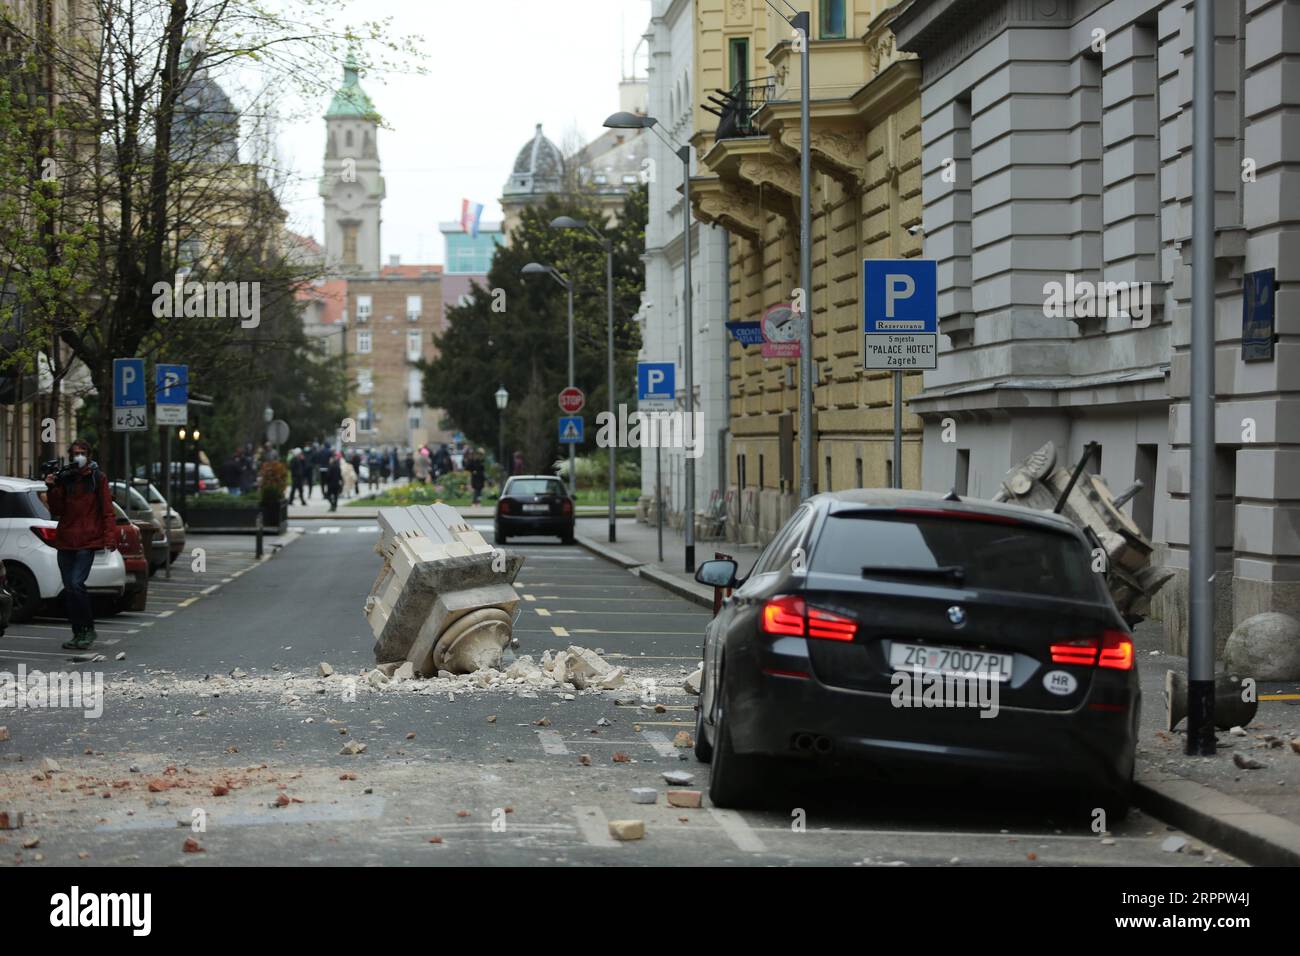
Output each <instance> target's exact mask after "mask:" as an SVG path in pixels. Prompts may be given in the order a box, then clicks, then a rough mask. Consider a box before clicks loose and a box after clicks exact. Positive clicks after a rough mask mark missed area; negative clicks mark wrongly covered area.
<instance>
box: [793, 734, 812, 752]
mask: <svg viewBox="0 0 1300 956" xmlns="http://www.w3.org/2000/svg"><path fill="white" fill-rule="evenodd" d="M794 749H795V750H804V751H808V750H812V749H813V738H812V734H796V735H795V738H794Z"/></svg>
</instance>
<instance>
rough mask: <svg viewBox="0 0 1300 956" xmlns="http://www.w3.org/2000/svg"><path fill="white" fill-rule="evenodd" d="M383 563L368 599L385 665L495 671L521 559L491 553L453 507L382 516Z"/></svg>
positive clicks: (422, 670)
mask: <svg viewBox="0 0 1300 956" xmlns="http://www.w3.org/2000/svg"><path fill="white" fill-rule="evenodd" d="M378 521H379V528H380V539H379V542H378V544H376V546H375V550H376V551H377V552H378V553H379V555H380V557H382V558H383V561H384V564H383V567H382V568H381V570H380V573H379V576H378V577H377V578H376V580H375V583H374V586H373V587H372V588H371V589H370V594H369V596H368V597H367V598H366V605H365V613H366V620H367V621H368V622H369V624H370V628H371V631H372V632H373V633H374V635H375V648H374V650H375V660H376V662H378V663H379V664H381V665H382V664H389V663H393V664H401V663H402V662H405V661H409V662H410V663H411V665H412V666H413V669H414V671H415V673H418V674H420V675H423V676H433V675H435V674H437V673H439V672H440V671H447V672H449V673H452V674H469V673H473V672H475V671H479V670H486V669H487V668H496V667H498V665H499V664H500V662H501V654H502V652H503V651H504V650H505V648H506V647H507V646H508V645H509V644H510V641H511V637H512V633H511V632H512V626H513V620H514V615H515V610H516V607H517V606H518V603H519V595H518V594H517V593H516V591H515V589H514V580H515V576H516V575H517V574H518V573H519V568H520V567H521V566H522V565H523V557H522V556H521V555H519V554H515V553H509V552H505V551H502V550H501V549H498V548H493V547H492V546H491V545H489V544H488V543H487V542H486V541H484V540H483V536H482V535H481V534H479V533H478V532H477V531H475V530H474V529H473V528H472V527H470V526H469V525H468V524H467V523H466V522H465V520H464V519H463V518H462V517H461V515H460V513H459V512H457V511H456V509H454V508H452V507H449V506H448V505H441V504H439V505H417V506H413V507H410V508H381V509H380V510H379V518H378Z"/></svg>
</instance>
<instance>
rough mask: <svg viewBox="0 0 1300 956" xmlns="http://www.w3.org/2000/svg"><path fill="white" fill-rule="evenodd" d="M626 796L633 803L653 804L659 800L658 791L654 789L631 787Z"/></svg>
mask: <svg viewBox="0 0 1300 956" xmlns="http://www.w3.org/2000/svg"><path fill="white" fill-rule="evenodd" d="M627 795H628V796H629V797H630V798H631V800H632V802H633V803H654V802H656V801H657V800H658V799H659V791H658V790H656V789H655V788H654V787H633V788H632V789H630V790H628V792H627Z"/></svg>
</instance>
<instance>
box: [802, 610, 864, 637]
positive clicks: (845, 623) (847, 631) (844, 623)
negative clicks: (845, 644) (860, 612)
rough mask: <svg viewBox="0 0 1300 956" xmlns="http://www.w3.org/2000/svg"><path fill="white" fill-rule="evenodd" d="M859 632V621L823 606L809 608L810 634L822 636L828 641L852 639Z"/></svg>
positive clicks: (811, 635)
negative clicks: (824, 609)
mask: <svg viewBox="0 0 1300 956" xmlns="http://www.w3.org/2000/svg"><path fill="white" fill-rule="evenodd" d="M857 633H858V622H857V621H855V620H853V619H852V618H849V617H841V616H840V615H838V614H832V613H831V612H830V611H823V610H822V609H821V608H817V607H810V608H809V609H808V636H809V637H821V638H825V639H826V640H828V641H851V640H853V636H854V635H855V634H857Z"/></svg>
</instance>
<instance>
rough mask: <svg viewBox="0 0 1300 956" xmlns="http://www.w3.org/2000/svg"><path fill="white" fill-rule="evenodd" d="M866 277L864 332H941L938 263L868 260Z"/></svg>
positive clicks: (925, 260) (864, 276)
mask: <svg viewBox="0 0 1300 956" xmlns="http://www.w3.org/2000/svg"><path fill="white" fill-rule="evenodd" d="M862 273H863V283H862V284H863V294H862V304H863V331H864V332H865V333H866V334H867V335H876V334H880V333H891V332H892V333H899V332H902V333H908V332H912V333H920V334H925V335H937V334H938V332H939V277H938V263H937V262H936V261H935V260H934V259H866V260H864V261H863V263H862Z"/></svg>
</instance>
